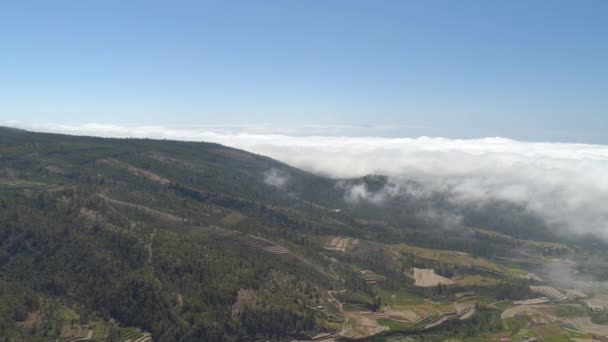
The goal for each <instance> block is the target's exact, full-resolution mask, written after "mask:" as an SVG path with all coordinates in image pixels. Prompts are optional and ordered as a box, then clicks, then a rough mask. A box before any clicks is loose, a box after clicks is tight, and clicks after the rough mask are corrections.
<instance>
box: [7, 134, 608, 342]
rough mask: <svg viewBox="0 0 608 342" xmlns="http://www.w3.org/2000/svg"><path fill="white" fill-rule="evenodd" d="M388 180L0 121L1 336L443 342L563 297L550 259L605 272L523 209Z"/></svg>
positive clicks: (497, 326)
mask: <svg viewBox="0 0 608 342" xmlns="http://www.w3.org/2000/svg"><path fill="white" fill-rule="evenodd" d="M392 182H393V181H392V180H390V179H388V178H387V177H384V176H381V175H368V176H365V177H361V178H357V179H332V178H327V177H323V176H320V175H315V174H312V173H309V172H306V171H303V170H299V169H297V168H293V167H291V166H289V165H286V164H284V163H281V162H278V161H276V160H273V159H270V158H267V157H264V156H260V155H256V154H252V153H249V152H246V151H243V150H238V149H234V148H229V147H226V146H222V145H218V144H211V143H200V142H178V141H165V140H162V141H161V140H150V139H105V138H96V137H80V136H69V135H57V134H44V133H33V132H27V131H21V130H16V129H11V128H0V332H1V333H0V341H48V340H49V339H59V340H62V341H76V340H95V341H126V340H131V341H140V342H141V341H150V340H155V341H225V340H234V341H236V340H292V339H312V338H313V337H315V336H316V337H317V339H318V340H322V339H324V338H325V339H327V340H328V339H334V338H336V339H353V338H372V337H378V336H393V334H408V335H410V336H412V337H414V338H415V337H416V336H418V337H419V336H424V338H427V339H430V340H433V339H439V340H441V339H442V338H444V337H445V336H452V335H454V336H456V335H457V336H463V337H466V336H477V335H479V334H484V333H488V332H497V331H502V330H505V329H506V330H509V331H511V330H514V329H515V328H513V327H514V325H513V324H514V323H511V326H510V327H506V326H505V323H504V320H503V319H502V317H501V312H502V310H504V309H505V308H506V307H508V306H509V305H511V304H509V303H512V301H513V300H518V299H519V300H521V299H527V298H533V297H535V295H534V290H533V289H535V288H536V287H535V286H537V287H538V286H545V287H550V286H549V285H551V286H555V287H558V285H560V283H558V281H559V279H554V278H556V277H553V276H552V274H551V272H550V270H549V269H548V268H547V267H546V266H547V265H548V264H550V263H552V262H553V261H551V260H553V259H556V260H558V259H559V260H566V259H567V258H568V259H567V260H570V261H571V262H575V263H577V265H578V266H577V267H579V269H581V270H582V269H584V268H585V266H589V267H587V269H588V270H587V271H588V272H590V273H589V274H590V276H592V277H596V278H598V279H599V278H601V277H603V276H605V268H603V266H602V265H603V264H602V263H599V264H600V267H595V266H597V264H598V262H596V261H597V257H598V255H599V258H603V255H602V254H601V253H602V252H601V251H602V250H605V249H603V247H605V246H604V245H603V244H602V243H599V242H597V241H595V240H593V239H586V238H584V237H581V238H577V239H571V238H568V237H564V236H562V235H559V234H557V233H555V232H554V231H553V230H551V229H550V228H549V227H548V226H547V224H546V223H545V222H544V221H543V220H542V218H540V217H538V216H536V215H535V214H533V213H530V212H528V211H526V209H525V208H521V207H518V206H516V205H514V204H510V203H505V202H492V203H486V204H484V205H481V206H458V205H454V204H453V203H452V201H448V200H447V199H448V198H449V196H450V195H449V193H432V194H429V195H428V196H427V197H425V198H424V199H421V198H420V197H416V196H413V195H412V193H413V192H411V191H410V192H408V191H399V192H395V191H392V189H393V190H394V189H395V185H394V184H393V183H392ZM403 184H407V186H408V187H411V188H416V187H421V186H423V185H421V184H418V183H416V182H413V181H406V182H405V183H403ZM403 184H401V185H400V186H401V187H403ZM387 194H390V196H388V195H387ZM430 212H434V213H437V212H439V213H442V215H440V216H442V217H443V216H446V215H447V216H449V215H458V216H459V217H461V218H462V220H461V221H460V223H459V224H458V225H447V224H446V222H444V221H445V220H443V219H442V217H437V216H433V215H428V213H430ZM446 225H447V226H446ZM590 246H591V247H590ZM592 253H593V256H594V258H595V259H593V260H595V261H594V262H595V263H594V265H595V266H594V267H590V261H589V260H591V255H592ZM572 260H574V261H572ZM602 260H603V259H602ZM564 262H565V261H564ZM562 280H563V279H562ZM560 286H561V285H560ZM563 286H565V285H563ZM555 291H558V293H561V292H560V291H561V290H560V289H559V288H558V289H555ZM562 292H563V291H562ZM564 293H565V292H564ZM564 296H566V295H564ZM566 297H567V300H575V299H574V297H572V296H570V297H568V296H566ZM566 297H564V298H566ZM556 298H557V297H556ZM560 298H561V297H560ZM555 301H556V302H557V299H555ZM556 305H557V304H556ZM319 334H325V335H319Z"/></svg>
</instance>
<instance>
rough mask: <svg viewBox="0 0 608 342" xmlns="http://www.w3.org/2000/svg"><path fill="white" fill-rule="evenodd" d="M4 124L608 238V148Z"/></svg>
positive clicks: (503, 141)
mask: <svg viewBox="0 0 608 342" xmlns="http://www.w3.org/2000/svg"><path fill="white" fill-rule="evenodd" d="M5 124H6V125H9V126H13V127H19V128H23V129H28V130H33V131H43V132H54V133H67V134H78V135H93V136H102V137H139V138H155V139H175V140H189V141H208V142H216V143H220V144H224V145H228V146H232V147H237V148H241V149H244V150H247V151H251V152H255V153H258V154H263V155H267V156H270V157H272V158H275V159H278V160H280V161H283V162H285V163H288V164H290V165H293V166H296V167H299V168H302V169H305V170H308V171H311V172H316V173H320V174H324V175H328V176H332V177H336V178H344V177H359V176H363V175H367V174H383V175H387V176H389V177H391V180H392V182H391V184H392V185H391V186H392V188H389V189H388V190H389V191H388V192H389V194H390V193H391V192H395V191H398V189H400V185H399V184H401V183H400V181H402V180H404V179H410V180H415V181H418V182H422V183H423V184H425V185H426V186H427V187H428V188H429V189H448V188H449V189H450V191H452V192H453V194H455V195H456V196H457V198H459V199H461V200H463V201H469V202H475V201H479V202H482V201H485V200H488V199H502V200H509V201H513V202H516V203H519V204H522V205H525V206H526V207H527V208H529V209H530V210H533V211H535V212H538V213H541V214H542V215H543V216H544V217H545V219H546V220H547V221H548V222H550V223H553V224H555V225H556V226H565V227H568V230H569V231H571V232H575V233H594V234H597V235H599V236H602V237H604V238H608V205H607V204H608V146H607V145H590V144H571V143H549V142H523V141H516V140H511V139H505V138H483V139H448V138H438V137H436V138H430V137H418V138H384V137H365V136H357V137H352V136H320V135H316V136H305V135H289V134H277V133H273V132H270V133H269V132H265V131H263V130H256V129H248V128H247V126H240V127H239V128H238V129H234V127H233V128H221V127H211V126H200V127H164V126H143V125H141V126H140V125H109V124H78V125H60V124H23V123H16V122H11V123H5ZM270 176H272V175H270ZM395 189H397V190H395ZM358 191H360V190H358ZM358 195H360V196H361V197H363V198H364V197H365V196H366V194H365V193H364V192H363V193H360V194H358Z"/></svg>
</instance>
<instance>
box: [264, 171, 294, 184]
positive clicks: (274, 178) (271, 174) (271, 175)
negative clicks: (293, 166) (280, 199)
mask: <svg viewBox="0 0 608 342" xmlns="http://www.w3.org/2000/svg"><path fill="white" fill-rule="evenodd" d="M288 181H289V175H287V174H286V173H285V172H282V171H281V170H278V169H274V168H273V169H270V170H268V171H266V172H265V173H264V182H265V183H266V184H268V185H270V186H274V187H275V188H279V189H282V188H284V187H285V185H286V184H287V182H288Z"/></svg>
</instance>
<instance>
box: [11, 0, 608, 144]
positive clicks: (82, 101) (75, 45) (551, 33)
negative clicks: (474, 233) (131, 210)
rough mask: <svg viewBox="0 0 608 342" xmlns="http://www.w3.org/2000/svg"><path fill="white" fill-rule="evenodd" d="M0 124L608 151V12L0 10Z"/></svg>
mask: <svg viewBox="0 0 608 342" xmlns="http://www.w3.org/2000/svg"><path fill="white" fill-rule="evenodd" d="M0 123H4V124H11V123H12V125H22V126H28V125H29V126H28V127H32V126H33V125H42V124H46V125H51V124H55V125H56V124H69V125H85V124H114V125H138V126H142V125H158V126H163V127H180V128H184V127H186V128H191V127H215V128H216V129H219V128H221V129H226V127H228V129H236V130H238V131H242V130H247V129H249V130H254V131H255V132H264V133H281V134H291V135H300V136H305V135H323V136H332V135H339V136H376V137H384V138H398V137H411V138H416V137H419V136H429V137H437V138H439V137H442V138H452V139H479V138H485V137H502V138H510V139H516V140H524V141H547V142H570V143H589V144H608V134H606V133H605V129H606V127H608V2H606V1H600V0H598V1H593V0H585V1H558V0H556V1H541V0H537V1H518V0H513V1H471V0H463V1H417V2H414V1H388V0H387V1H358V0H348V1H347V0H344V1H338V0H328V1H312V0H310V1H179V0H178V1H154V0H147V1H137V0H133V1H113V0H104V1H93V0H89V1H77V0H71V1H66V0H54V1H42V0H41V1H29V0H23V1H3V2H0ZM39 127H42V126H39ZM47 127H48V126H47Z"/></svg>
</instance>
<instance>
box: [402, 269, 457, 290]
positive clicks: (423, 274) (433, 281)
mask: <svg viewBox="0 0 608 342" xmlns="http://www.w3.org/2000/svg"><path fill="white" fill-rule="evenodd" d="M412 277H413V278H414V285H415V286H421V287H432V286H437V285H439V284H443V285H452V284H454V281H452V280H451V279H449V278H446V277H442V276H440V275H438V274H435V270H433V269H428V268H416V267H414V273H413V275H412Z"/></svg>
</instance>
